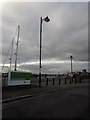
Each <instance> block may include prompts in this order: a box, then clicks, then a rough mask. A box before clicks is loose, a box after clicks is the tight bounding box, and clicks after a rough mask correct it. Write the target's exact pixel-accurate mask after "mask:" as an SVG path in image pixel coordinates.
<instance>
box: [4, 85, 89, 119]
mask: <svg viewBox="0 0 90 120" xmlns="http://www.w3.org/2000/svg"><path fill="white" fill-rule="evenodd" d="M2 118H88V86H81V87H77V88H72V89H66V90H62V91H60V90H58V91H55V92H50V93H45V94H41V95H38V96H34V97H29V98H26V99H20V100H17V101H11V102H7V103H3V104H2Z"/></svg>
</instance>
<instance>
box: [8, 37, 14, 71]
mask: <svg viewBox="0 0 90 120" xmlns="http://www.w3.org/2000/svg"><path fill="white" fill-rule="evenodd" d="M13 42H14V38H13V40H12V46H11V55H10V58H9V60H10V71H11V63H12V52H13Z"/></svg>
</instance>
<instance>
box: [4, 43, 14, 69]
mask: <svg viewBox="0 0 90 120" xmlns="http://www.w3.org/2000/svg"><path fill="white" fill-rule="evenodd" d="M11 45H12V43H11V44H10V47H9V49H8V52H7V56H6V59H5V61H4V64H3V67H4V66H5V64H6V61H7V58H8V56H9V54H10V49H11V47H12V46H11Z"/></svg>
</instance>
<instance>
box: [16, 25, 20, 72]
mask: <svg viewBox="0 0 90 120" xmlns="http://www.w3.org/2000/svg"><path fill="white" fill-rule="evenodd" d="M19 31H20V26H19V25H18V35H17V43H16V53H15V54H16V59H15V71H17V55H18V43H19Z"/></svg>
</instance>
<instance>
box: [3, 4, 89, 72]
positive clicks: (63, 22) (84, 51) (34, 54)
mask: <svg viewBox="0 0 90 120" xmlns="http://www.w3.org/2000/svg"><path fill="white" fill-rule="evenodd" d="M47 15H48V16H49V17H50V19H51V20H50V22H49V23H45V22H43V37H42V60H47V62H48V59H49V60H50V59H56V60H69V56H70V55H71V54H72V55H73V56H74V60H76V61H87V60H88V57H87V56H88V3H78V2H77V3H76V2H75V3H69V2H67V3H63V2H62V3H60V2H59V3H58V2H55V3H38V2H37V3H33V2H31V3H30V2H29V3H25V2H24V3H16V2H15V3H5V4H3V15H2V20H3V23H2V25H3V27H2V32H3V34H2V42H3V43H2V44H3V45H2V50H3V52H2V56H3V59H5V56H6V55H7V50H8V48H9V45H10V42H11V41H12V37H13V35H14V32H15V30H16V28H17V25H20V26H21V29H20V43H19V51H18V63H27V62H30V61H38V60H39V30H40V17H41V16H42V17H45V16H47ZM15 43H16V40H15ZM15 47H16V46H15V44H14V51H15ZM13 62H14V60H13ZM51 69H52V68H51ZM56 69H57V71H58V68H57V67H56ZM62 69H63V67H62Z"/></svg>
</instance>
